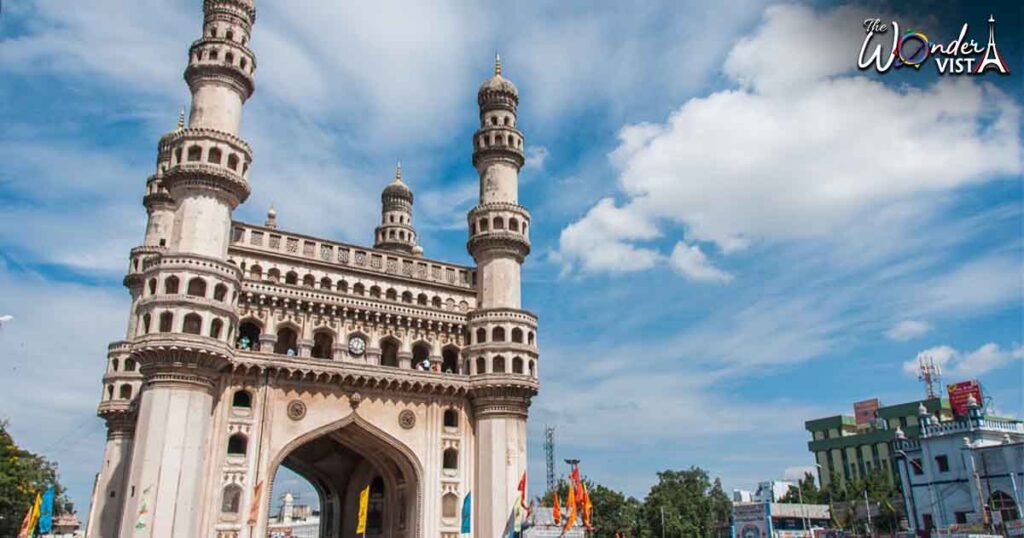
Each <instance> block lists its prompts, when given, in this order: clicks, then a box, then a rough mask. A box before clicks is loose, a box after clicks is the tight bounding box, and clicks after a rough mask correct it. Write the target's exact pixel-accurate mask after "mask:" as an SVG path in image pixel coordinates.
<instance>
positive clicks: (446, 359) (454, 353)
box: [441, 346, 459, 374]
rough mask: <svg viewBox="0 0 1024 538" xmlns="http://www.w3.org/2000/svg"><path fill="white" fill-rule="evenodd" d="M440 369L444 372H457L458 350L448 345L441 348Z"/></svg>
mask: <svg viewBox="0 0 1024 538" xmlns="http://www.w3.org/2000/svg"><path fill="white" fill-rule="evenodd" d="M441 371H442V372H444V373H446V374H457V373H459V350H458V349H457V348H455V347H452V346H448V347H446V348H444V349H443V350H441Z"/></svg>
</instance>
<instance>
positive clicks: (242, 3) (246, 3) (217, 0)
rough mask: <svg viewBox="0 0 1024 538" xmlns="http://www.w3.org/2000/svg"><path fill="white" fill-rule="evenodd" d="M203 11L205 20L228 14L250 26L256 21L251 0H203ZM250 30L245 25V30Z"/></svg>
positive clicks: (254, 9)
mask: <svg viewBox="0 0 1024 538" xmlns="http://www.w3.org/2000/svg"><path fill="white" fill-rule="evenodd" d="M203 13H205V15H206V17H205V18H206V20H207V21H210V20H214V18H215V17H216V16H218V15H228V16H232V17H236V18H238V19H239V20H241V21H243V22H245V23H246V24H248V25H250V26H251V25H252V23H254V22H256V6H255V5H254V3H253V0H204V1H203ZM250 30H251V28H250V27H246V31H250Z"/></svg>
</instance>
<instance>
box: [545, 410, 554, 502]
mask: <svg viewBox="0 0 1024 538" xmlns="http://www.w3.org/2000/svg"><path fill="white" fill-rule="evenodd" d="M544 457H545V462H546V463H547V479H548V491H555V488H556V484H555V427H554V426H544Z"/></svg>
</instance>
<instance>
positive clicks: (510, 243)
mask: <svg viewBox="0 0 1024 538" xmlns="http://www.w3.org/2000/svg"><path fill="white" fill-rule="evenodd" d="M466 250H468V251H469V254H470V256H473V259H474V260H475V261H476V262H477V263H480V262H481V261H482V260H483V259H484V258H485V257H487V256H511V257H513V258H515V260H516V261H517V262H519V263H523V261H524V260H526V256H528V255H529V254H530V240H529V239H527V238H526V236H524V235H522V234H520V233H515V232H510V231H508V230H499V231H491V232H488V233H483V234H476V235H474V236H473V237H470V238H469V241H467V242H466Z"/></svg>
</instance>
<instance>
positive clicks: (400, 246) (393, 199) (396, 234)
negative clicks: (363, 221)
mask: <svg viewBox="0 0 1024 538" xmlns="http://www.w3.org/2000/svg"><path fill="white" fill-rule="evenodd" d="M380 203H381V211H380V226H377V229H376V230H374V241H373V248H379V249H383V250H394V251H397V252H404V253H406V254H412V253H414V252H419V250H418V249H417V248H416V229H415V228H413V227H412V191H411V190H409V187H408V185H406V184H405V183H404V182H403V181H402V163H398V165H397V166H396V167H395V179H394V180H392V181H391V183H390V184H388V186H387V187H384V192H382V193H381V194H380Z"/></svg>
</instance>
